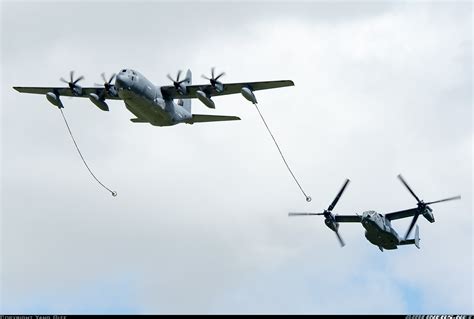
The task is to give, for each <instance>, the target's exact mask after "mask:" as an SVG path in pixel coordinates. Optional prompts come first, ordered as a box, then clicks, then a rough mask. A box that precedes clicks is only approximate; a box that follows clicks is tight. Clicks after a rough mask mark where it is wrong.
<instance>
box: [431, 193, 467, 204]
mask: <svg viewBox="0 0 474 319" xmlns="http://www.w3.org/2000/svg"><path fill="white" fill-rule="evenodd" d="M455 199H461V196H459V195H458V196H454V197H449V198H445V199H440V200H437V201H434V202H429V203H426V205H431V204H436V203H441V202H447V201H448V200H455Z"/></svg>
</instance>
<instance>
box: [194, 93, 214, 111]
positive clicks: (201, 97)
mask: <svg viewBox="0 0 474 319" xmlns="http://www.w3.org/2000/svg"><path fill="white" fill-rule="evenodd" d="M196 96H197V98H198V99H199V101H201V102H202V103H204V105H205V106H207V107H208V108H210V109H215V108H216V105H215V104H214V101H213V100H211V98H210V97H208V96H207V94H206V93H204V92H203V91H201V90H197V91H196Z"/></svg>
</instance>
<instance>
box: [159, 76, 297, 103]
mask: <svg viewBox="0 0 474 319" xmlns="http://www.w3.org/2000/svg"><path fill="white" fill-rule="evenodd" d="M294 85H295V84H294V83H293V81H291V80H282V81H263V82H242V83H228V84H225V83H224V88H223V90H222V92H218V91H217V90H216V89H215V88H214V87H213V86H212V85H210V84H202V85H188V86H186V89H187V93H186V94H181V93H179V92H178V91H177V90H176V88H175V87H174V86H172V85H168V86H162V87H161V93H163V96H164V97H168V98H171V99H178V98H179V99H192V98H197V96H196V91H198V90H200V91H203V92H204V93H206V94H207V95H208V96H211V97H213V96H221V95H228V94H237V93H239V94H240V90H242V88H244V87H248V88H250V89H251V90H252V91H258V90H268V89H276V88H281V87H285V86H294Z"/></svg>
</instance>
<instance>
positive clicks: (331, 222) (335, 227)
mask: <svg viewBox="0 0 474 319" xmlns="http://www.w3.org/2000/svg"><path fill="white" fill-rule="evenodd" d="M349 182H350V180H349V179H346V181H345V182H344V184H343V185H342V187H341V189H340V190H339V193H337V195H336V198H334V200H333V201H332V203H331V205H329V207H328V209H325V210H324V212H322V213H288V216H314V215H322V216H324V217H325V220H324V223H325V224H326V226H328V227H329V228H330V229H331V230H332V231H334V232H335V233H336V236H337V239H338V240H339V244H340V245H341V247H344V246H345V243H344V240H343V239H342V237H341V235H340V234H339V224H338V223H337V222H336V218H335V217H334V215H333V214H332V210H333V209H334V207H336V204H337V202H338V201H339V199H340V198H341V195H342V193H344V190H345V189H346V187H347V185H348V184H349Z"/></svg>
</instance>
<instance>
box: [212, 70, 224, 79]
mask: <svg viewBox="0 0 474 319" xmlns="http://www.w3.org/2000/svg"><path fill="white" fill-rule="evenodd" d="M224 75H225V72H222V73H221V74H219V75H218V76H217V77H216V78H215V79H214V80H216V81H217V80H218V79H219V78H220V77H221V76H224Z"/></svg>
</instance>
